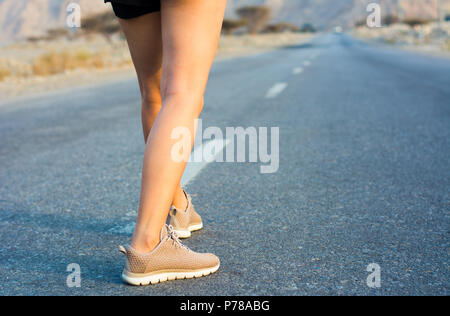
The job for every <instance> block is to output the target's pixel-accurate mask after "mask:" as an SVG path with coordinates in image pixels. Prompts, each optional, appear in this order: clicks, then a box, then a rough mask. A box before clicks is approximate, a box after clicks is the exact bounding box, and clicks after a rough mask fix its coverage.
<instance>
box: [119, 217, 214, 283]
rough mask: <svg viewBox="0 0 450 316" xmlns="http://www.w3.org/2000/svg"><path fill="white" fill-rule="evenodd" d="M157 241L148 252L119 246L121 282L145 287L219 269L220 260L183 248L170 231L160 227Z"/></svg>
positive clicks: (207, 273)
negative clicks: (123, 265)
mask: <svg viewBox="0 0 450 316" xmlns="http://www.w3.org/2000/svg"><path fill="white" fill-rule="evenodd" d="M160 238H161V242H160V243H159V244H158V246H156V248H155V249H154V250H152V251H151V252H149V253H145V254H144V253H139V252H137V251H136V250H134V249H133V248H131V247H127V248H125V247H123V246H119V250H120V251H121V252H123V253H124V254H125V255H126V262H125V268H124V270H123V273H122V279H123V280H124V281H125V282H127V283H129V284H132V285H149V284H150V283H151V284H156V283H159V282H164V281H167V280H176V279H191V278H194V277H195V278H199V277H202V276H207V275H209V274H210V273H214V272H216V271H217V269H219V266H220V261H219V258H217V257H216V256H215V255H213V254H211V253H197V252H194V251H192V250H190V249H189V248H187V247H186V246H184V245H183V244H182V243H181V242H180V240H179V239H178V236H177V235H176V233H175V232H174V230H173V228H172V227H171V226H168V225H164V227H163V228H162V229H161V236H160Z"/></svg>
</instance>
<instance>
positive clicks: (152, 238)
mask: <svg viewBox="0 0 450 316" xmlns="http://www.w3.org/2000/svg"><path fill="white" fill-rule="evenodd" d="M159 242H160V240H159V235H150V234H146V233H143V234H142V233H139V232H138V231H135V233H134V235H133V239H132V241H131V247H132V248H133V249H134V250H136V251H138V252H140V253H148V252H151V251H152V250H153V249H155V248H156V246H158V244H159Z"/></svg>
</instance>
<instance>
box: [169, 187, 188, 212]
mask: <svg viewBox="0 0 450 316" xmlns="http://www.w3.org/2000/svg"><path fill="white" fill-rule="evenodd" d="M172 204H173V206H175V207H176V208H177V209H179V210H183V211H184V210H186V209H187V207H188V200H187V197H186V195H185V194H184V191H183V189H181V188H178V189H177V191H176V193H175V196H174V199H173V202H172Z"/></svg>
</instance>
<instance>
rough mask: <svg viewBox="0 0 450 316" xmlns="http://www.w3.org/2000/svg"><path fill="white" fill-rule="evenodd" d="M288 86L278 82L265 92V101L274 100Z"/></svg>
mask: <svg viewBox="0 0 450 316" xmlns="http://www.w3.org/2000/svg"><path fill="white" fill-rule="evenodd" d="M287 86H288V84H287V83H286V82H279V83H277V84H275V85H274V86H273V87H272V88H270V89H269V91H267V94H266V98H267V99H273V98H276V97H277V96H278V95H279V94H280V93H281V92H283V91H284V89H286V88H287Z"/></svg>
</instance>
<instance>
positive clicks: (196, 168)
mask: <svg viewBox="0 0 450 316" xmlns="http://www.w3.org/2000/svg"><path fill="white" fill-rule="evenodd" d="M229 143H230V141H229V140H227V139H223V140H221V139H214V140H211V141H209V142H206V143H204V144H201V145H199V146H197V147H196V148H194V151H193V152H192V153H191V157H198V156H200V157H203V155H202V153H203V148H205V147H207V148H218V146H221V147H222V148H220V150H219V152H216V153H215V154H216V156H217V155H219V154H221V153H222V151H223V149H224V148H225V147H226V146H227V145H228V144H229ZM202 160H203V159H202ZM209 163H210V162H208V161H202V162H189V163H188V164H187V165H186V169H185V170H184V173H183V177H182V178H181V186H185V185H187V184H188V183H189V182H190V181H191V180H192V179H194V178H195V176H197V175H198V174H199V173H200V171H201V170H202V169H203V168H205V167H206V165H208V164H209Z"/></svg>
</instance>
